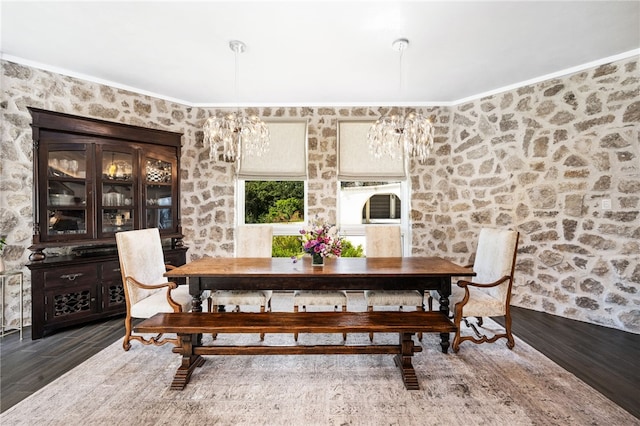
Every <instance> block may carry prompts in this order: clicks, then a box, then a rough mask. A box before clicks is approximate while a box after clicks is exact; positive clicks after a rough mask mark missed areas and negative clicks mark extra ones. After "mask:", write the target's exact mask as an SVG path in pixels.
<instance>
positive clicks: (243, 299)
mask: <svg viewBox="0 0 640 426" xmlns="http://www.w3.org/2000/svg"><path fill="white" fill-rule="evenodd" d="M271 293H272V292H271V291H268V292H266V291H249V290H217V291H215V292H213V294H212V295H211V301H212V303H213V304H214V305H255V306H266V305H267V303H268V302H269V299H270V298H271Z"/></svg>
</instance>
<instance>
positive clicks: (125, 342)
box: [122, 314, 131, 351]
mask: <svg viewBox="0 0 640 426" xmlns="http://www.w3.org/2000/svg"><path fill="white" fill-rule="evenodd" d="M124 330H125V332H124V340H123V341H122V348H123V349H124V350H125V351H128V350H129V349H131V343H130V342H131V316H130V315H129V314H127V317H126V318H125V319H124Z"/></svg>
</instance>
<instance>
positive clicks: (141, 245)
mask: <svg viewBox="0 0 640 426" xmlns="http://www.w3.org/2000/svg"><path fill="white" fill-rule="evenodd" d="M116 245H117V248H118V258H119V260H120V273H121V274H122V283H123V286H124V296H125V302H126V306H127V314H126V317H125V320H124V326H125V336H124V340H123V341H122V347H123V348H124V350H125V351H128V350H129V349H130V348H131V341H132V340H138V341H140V342H141V343H143V344H145V345H151V344H153V345H164V344H165V343H173V344H174V345H176V346H179V345H180V342H179V340H178V339H177V338H163V336H162V334H159V335H157V336H155V337H151V338H148V339H147V338H145V337H144V336H141V335H134V334H132V320H133V318H149V317H151V316H153V315H155V314H157V313H159V312H187V311H189V310H190V309H191V300H192V298H191V295H190V294H189V287H188V286H186V285H183V286H178V285H177V284H176V283H174V282H169V281H168V280H167V278H166V277H164V276H163V274H164V273H165V272H166V270H167V269H172V268H173V267H172V266H170V265H165V263H164V254H163V252H162V241H161V240H160V232H159V231H158V229H157V228H150V229H140V230H135V231H124V232H118V233H116Z"/></svg>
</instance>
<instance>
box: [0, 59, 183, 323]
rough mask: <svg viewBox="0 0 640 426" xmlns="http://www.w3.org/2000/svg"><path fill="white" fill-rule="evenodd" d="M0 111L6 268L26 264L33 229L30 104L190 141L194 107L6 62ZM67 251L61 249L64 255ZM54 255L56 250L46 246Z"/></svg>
mask: <svg viewBox="0 0 640 426" xmlns="http://www.w3.org/2000/svg"><path fill="white" fill-rule="evenodd" d="M1 64H2V74H1V75H0V88H1V89H2V92H1V94H0V109H1V111H2V116H1V119H2V133H1V140H2V149H1V150H0V160H1V161H0V176H1V180H0V235H7V243H8V245H7V246H6V247H5V250H4V252H3V254H2V256H3V258H4V259H5V264H6V267H7V269H16V268H20V267H21V266H22V265H25V264H26V263H27V262H28V258H29V254H30V253H31V252H30V251H29V250H28V247H29V246H30V245H31V236H32V233H33V209H32V194H33V171H32V170H33V161H32V146H33V144H32V134H31V127H30V123H31V115H30V114H29V112H28V110H27V107H36V108H42V109H46V110H51V111H59V112H64V113H68V114H75V115H79V116H84V117H93V118H98V119H102V120H106V121H113V122H119V123H125V124H132V125H136V126H142V127H149V128H156V129H162V130H171V131H175V132H181V133H184V134H185V136H184V138H183V142H185V141H186V143H187V144H192V143H191V142H190V141H189V138H193V137H194V136H193V135H194V133H195V132H194V130H193V129H194V128H195V127H196V122H195V121H194V117H193V114H194V113H193V111H192V109H191V108H187V107H185V106H184V105H179V104H175V103H172V102H167V101H164V100H160V99H154V98H151V97H149V96H144V95H140V94H137V93H132V92H128V91H124V90H119V89H116V88H113V87H108V86H104V85H100V84H96V83H91V82H87V81H83V80H78V79H75V78H71V77H66V76H62V75H59V74H55V73H51V72H47V71H42V70H39V69H35V68H31V67H27V66H23V65H19V64H15V63H12V62H7V61H2V62H1ZM68 250H69V249H68V248H67V249H62V250H59V252H60V253H62V254H64V253H65V252H68ZM45 252H46V253H48V254H49V255H53V254H55V253H56V252H58V251H57V250H46V251H45ZM22 271H23V273H24V276H25V291H24V319H25V324H30V323H31V289H30V282H31V280H30V272H29V270H28V269H27V268H26V267H22ZM7 290H8V292H7V302H8V306H7V307H6V310H5V311H4V312H2V314H3V315H4V317H5V321H6V323H7V324H12V325H16V324H17V323H18V320H19V303H18V301H19V288H18V286H17V283H16V282H12V283H11V285H9V286H8V289H7Z"/></svg>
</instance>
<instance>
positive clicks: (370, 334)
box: [367, 306, 373, 342]
mask: <svg viewBox="0 0 640 426" xmlns="http://www.w3.org/2000/svg"><path fill="white" fill-rule="evenodd" d="M367 311H369V312H373V306H367ZM369 341H370V342H373V333H369Z"/></svg>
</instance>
